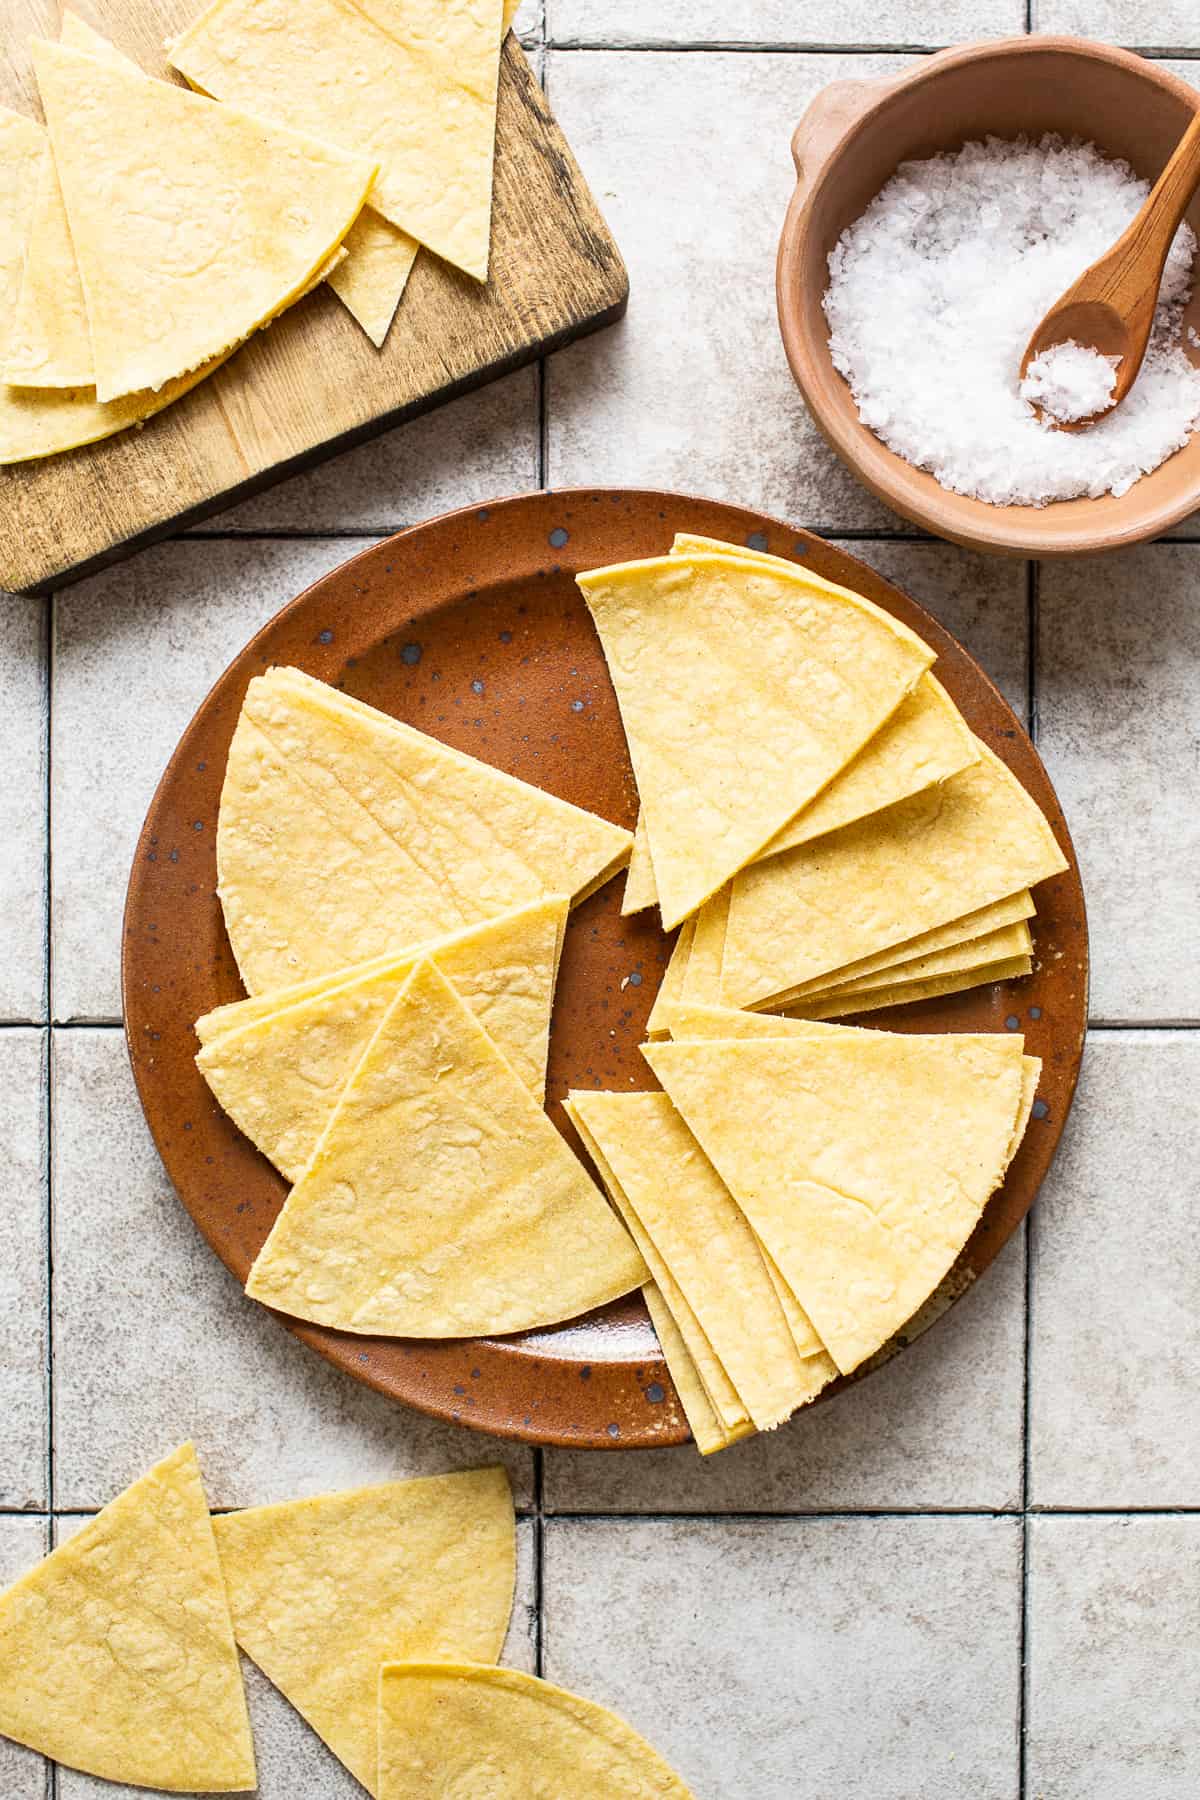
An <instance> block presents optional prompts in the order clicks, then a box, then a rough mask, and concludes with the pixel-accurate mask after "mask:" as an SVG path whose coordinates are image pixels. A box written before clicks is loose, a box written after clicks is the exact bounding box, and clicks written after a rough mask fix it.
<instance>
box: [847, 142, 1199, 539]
mask: <svg viewBox="0 0 1200 1800" xmlns="http://www.w3.org/2000/svg"><path fill="white" fill-rule="evenodd" d="M1148 192H1149V186H1148V184H1147V183H1146V182H1144V181H1141V180H1139V179H1138V177H1137V176H1136V175H1135V174H1134V173H1133V171H1132V169H1131V168H1130V167H1129V165H1128V163H1124V162H1116V161H1113V160H1112V159H1110V158H1108V157H1106V156H1103V155H1101V153H1100V151H1099V150H1097V148H1096V146H1095V145H1094V144H1085V143H1081V142H1079V141H1077V140H1072V141H1065V140H1064V139H1062V138H1059V137H1055V136H1049V135H1048V136H1046V137H1043V138H1041V139H1040V140H1031V139H1028V138H1016V139H1011V140H1009V139H1001V138H988V139H987V140H986V141H984V142H978V143H969V144H965V145H964V146H963V148H962V149H961V150H959V151H955V152H952V153H947V154H944V155H940V156H933V157H929V158H928V159H925V160H923V161H919V162H908V163H902V164H901V166H900V168H899V169H898V170H897V172H896V174H895V175H894V176H893V177H892V179H891V180H890V181H889V182H888V183H887V185H886V186H885V187H884V188H883V189H882V191H881V192H880V193H879V194H877V195H876V197H875V199H874V200H872V202H871V204H870V205H869V206H868V207H867V209H866V211H865V212H864V213H863V214H862V216H861V218H859V219H858V220H856V221H855V223H854V224H853V225H851V226H850V227H849V228H848V229H847V230H846V231H845V232H843V233H842V236H841V237H840V238H839V239H838V242H837V243H836V244H835V246H834V248H833V250H832V251H831V253H830V257H829V277H830V279H829V287H828V289H827V291H826V294H825V302H824V304H825V316H826V318H827V320H828V322H829V331H830V337H829V347H830V354H831V355H832V358H833V362H834V365H835V367H836V368H837V369H838V370H840V372H841V373H842V375H844V376H845V378H846V381H847V382H848V383H849V386H850V389H851V391H852V393H853V395H854V398H855V401H856V403H857V405H858V410H859V416H860V417H861V419H862V421H863V423H864V424H865V425H867V426H869V427H870V429H871V430H872V431H874V432H875V433H876V434H877V436H879V437H880V438H882V439H883V441H884V443H885V444H887V445H888V447H889V448H890V449H892V450H894V451H895V452H896V453H897V454H898V455H900V456H903V457H904V458H905V459H906V460H907V461H908V462H911V463H914V464H916V466H917V467H918V468H921V469H927V470H929V471H930V473H931V474H933V475H934V476H935V477H936V478H937V480H938V481H939V482H940V483H941V484H942V486H943V487H946V488H950V489H951V490H952V491H953V492H955V493H959V494H969V495H972V496H974V497H975V498H977V499H980V500H987V501H990V502H991V503H992V504H993V505H996V506H1012V505H1025V506H1045V505H1046V504H1047V503H1048V502H1050V501H1052V500H1071V499H1076V498H1078V497H1079V496H1081V495H1089V496H1092V497H1096V496H1098V495H1100V494H1105V493H1111V494H1124V493H1126V492H1128V490H1129V489H1130V488H1131V487H1132V486H1133V484H1134V482H1135V481H1137V480H1138V478H1139V476H1141V475H1145V474H1148V473H1149V472H1150V470H1151V469H1156V468H1157V467H1158V466H1159V464H1160V463H1162V462H1165V460H1166V459H1167V457H1168V456H1171V455H1172V454H1173V453H1174V452H1175V451H1176V450H1179V449H1181V448H1182V446H1183V445H1184V444H1185V443H1186V442H1187V440H1188V437H1189V436H1190V435H1191V432H1192V431H1193V430H1194V429H1195V427H1196V425H1197V423H1200V369H1196V368H1194V367H1193V366H1192V364H1191V362H1190V361H1189V360H1188V358H1187V356H1186V355H1185V354H1184V351H1183V349H1182V346H1181V338H1182V335H1183V312H1184V308H1185V307H1186V305H1187V303H1188V301H1189V299H1190V298H1191V271H1192V262H1193V259H1194V257H1195V254H1196V239H1195V236H1194V234H1193V232H1192V231H1191V230H1190V228H1189V227H1188V226H1186V225H1183V226H1181V227H1180V229H1179V232H1178V234H1177V236H1176V238H1175V242H1174V244H1173V245H1172V246H1171V251H1170V254H1169V256H1168V258H1167V265H1166V269H1165V271H1164V274H1163V281H1162V287H1161V289H1160V292H1159V302H1158V310H1157V312H1156V314H1155V319H1154V327H1153V330H1152V332H1151V337H1150V346H1149V349H1148V350H1147V352H1146V358H1145V361H1144V362H1143V364H1142V367H1141V371H1140V372H1139V375H1138V378H1137V380H1136V381H1135V382H1134V384H1133V387H1132V388H1131V390H1130V392H1129V394H1128V395H1127V396H1126V398H1125V399H1124V400H1123V401H1122V403H1121V405H1120V406H1119V407H1117V408H1116V410H1115V411H1114V412H1113V413H1112V414H1111V416H1110V417H1108V418H1106V419H1102V420H1100V421H1099V422H1098V423H1097V424H1095V425H1092V426H1089V427H1088V428H1087V429H1086V430H1083V431H1078V432H1067V431H1059V430H1057V429H1056V428H1055V426H1054V424H1053V423H1052V421H1051V420H1050V419H1049V417H1045V418H1039V417H1038V415H1037V413H1036V412H1035V411H1034V407H1033V406H1032V405H1031V404H1030V401H1029V399H1027V398H1023V397H1022V393H1021V385H1020V373H1019V371H1020V362H1021V357H1022V355H1023V353H1024V350H1025V346H1026V344H1027V343H1028V342H1029V338H1030V336H1031V334H1032V332H1033V329H1034V327H1035V326H1036V325H1037V323H1038V321H1039V320H1040V319H1041V318H1042V317H1043V316H1044V315H1045V313H1046V312H1048V311H1049V309H1050V307H1051V306H1052V305H1053V304H1054V302H1055V301H1056V300H1057V299H1058V298H1059V296H1060V295H1061V294H1062V293H1064V292H1065V290H1066V289H1067V288H1068V287H1069V286H1070V285H1071V283H1072V282H1073V281H1074V280H1075V279H1076V278H1077V277H1078V276H1079V275H1081V274H1082V273H1083V271H1084V269H1086V268H1087V267H1088V265H1089V264H1090V263H1093V262H1095V260H1096V258H1097V257H1098V256H1100V255H1102V254H1103V252H1104V251H1105V250H1107V249H1109V248H1111V246H1112V245H1113V243H1115V241H1116V239H1117V238H1118V237H1119V236H1120V235H1121V233H1122V232H1123V231H1124V229H1125V227H1126V226H1127V225H1128V224H1129V222H1130V220H1131V219H1132V218H1133V217H1134V215H1135V213H1136V212H1137V210H1138V208H1139V207H1140V206H1141V204H1142V202H1143V201H1144V200H1145V198H1146V195H1147V194H1148ZM1188 336H1189V342H1194V338H1193V334H1192V333H1191V331H1190V330H1189V334H1188ZM1088 360H1089V362H1090V363H1092V364H1094V363H1095V362H1097V361H1102V362H1105V363H1106V364H1109V369H1110V374H1109V377H1108V379H1109V380H1111V379H1112V376H1111V363H1110V362H1109V359H1107V358H1097V357H1096V356H1095V353H1094V352H1090V353H1089V354H1088ZM1095 378H1096V371H1095V369H1094V367H1093V368H1092V369H1091V370H1090V371H1089V372H1088V373H1087V374H1085V373H1083V372H1082V371H1081V370H1080V368H1079V367H1078V365H1076V366H1075V367H1074V368H1073V369H1072V368H1071V367H1069V366H1068V367H1066V368H1065V369H1064V367H1063V364H1062V358H1061V356H1059V357H1058V358H1056V359H1055V364H1054V365H1052V367H1051V369H1050V380H1051V382H1057V383H1058V384H1059V386H1058V388H1057V389H1055V390H1054V394H1055V396H1056V397H1057V398H1058V399H1059V400H1060V401H1061V403H1062V404H1063V405H1064V406H1066V407H1068V408H1069V407H1070V406H1071V405H1073V404H1081V403H1082V401H1083V400H1084V399H1086V398H1089V397H1090V396H1091V395H1092V394H1093V393H1094V392H1095V391H1096V389H1095V387H1094V386H1092V385H1089V384H1090V383H1092V382H1094V381H1095ZM1107 392H1111V386H1110V387H1109V388H1108V390H1107ZM1095 410H1096V409H1095V407H1094V406H1090V405H1089V406H1087V407H1085V410H1084V411H1082V412H1079V413H1075V414H1073V415H1071V414H1069V413H1068V414H1066V415H1059V416H1064V417H1075V418H1083V417H1087V416H1089V413H1090V412H1092V411H1095Z"/></svg>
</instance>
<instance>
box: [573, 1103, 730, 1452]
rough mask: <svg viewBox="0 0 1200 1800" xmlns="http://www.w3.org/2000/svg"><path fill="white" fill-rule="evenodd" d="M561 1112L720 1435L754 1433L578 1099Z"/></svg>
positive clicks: (700, 1326)
mask: <svg viewBox="0 0 1200 1800" xmlns="http://www.w3.org/2000/svg"><path fill="white" fill-rule="evenodd" d="M563 1109H564V1111H565V1112H566V1115H567V1117H568V1118H569V1119H570V1121H571V1123H572V1125H574V1127H575V1129H576V1131H577V1132H578V1133H579V1137H580V1141H581V1142H582V1144H583V1147H584V1149H585V1150H586V1151H587V1153H588V1155H589V1156H590V1157H591V1159H592V1162H593V1163H594V1164H595V1167H596V1171H597V1173H598V1174H599V1176H600V1179H601V1181H602V1182H603V1183H604V1187H605V1190H606V1192H607V1194H608V1196H609V1198H610V1200H611V1201H612V1203H613V1205H614V1206H615V1207H616V1209H617V1211H618V1213H619V1214H620V1215H621V1217H622V1219H623V1220H624V1221H625V1226H626V1229H627V1230H628V1232H629V1235H630V1237H631V1238H632V1239H633V1241H634V1243H635V1244H636V1245H637V1247H638V1250H639V1251H640V1253H641V1256H642V1258H643V1260H644V1262H645V1264H646V1267H647V1269H648V1270H649V1271H650V1273H651V1275H652V1276H653V1277H654V1281H653V1286H654V1287H656V1288H657V1290H658V1294H659V1298H660V1299H661V1300H662V1301H663V1303H664V1305H665V1306H666V1307H667V1308H668V1309H669V1311H670V1313H671V1316H672V1317H673V1318H674V1320H675V1323H676V1325H677V1327H678V1329H679V1334H680V1336H681V1337H682V1339H683V1342H684V1344H685V1346H686V1348H687V1353H688V1356H689V1357H690V1359H691V1361H692V1364H693V1366H694V1368H695V1370H696V1376H697V1379H698V1380H699V1382H700V1385H701V1386H702V1387H703V1389H704V1392H705V1393H706V1395H707V1396H708V1400H709V1404H710V1405H711V1407H712V1409H713V1411H714V1413H715V1414H716V1416H717V1418H718V1420H719V1421H720V1424H721V1429H722V1431H726V1432H729V1433H732V1434H734V1435H740V1434H742V1433H743V1432H748V1431H753V1429H754V1424H753V1421H752V1419H751V1418H750V1414H749V1412H748V1411H747V1409H746V1406H745V1404H744V1402H743V1401H742V1399H741V1398H740V1396H739V1394H738V1392H737V1390H736V1388H735V1387H734V1385H733V1383H732V1381H731V1380H730V1379H729V1375H728V1373H727V1371H726V1369H725V1367H724V1364H723V1363H722V1362H721V1359H720V1357H719V1356H718V1355H717V1353H716V1351H715V1350H714V1349H713V1347H712V1345H711V1344H710V1342H709V1340H708V1335H707V1333H706V1332H705V1330H704V1327H703V1325H701V1323H700V1321H699V1319H698V1318H697V1317H696V1315H695V1313H694V1312H693V1310H692V1308H691V1306H690V1305H689V1304H688V1301H687V1298H686V1296H685V1295H684V1293H683V1290H682V1289H681V1288H680V1286H679V1283H678V1282H677V1281H676V1279H675V1277H674V1275H672V1273H671V1271H670V1269H669V1268H668V1267H667V1264H666V1262H665V1261H664V1259H663V1257H662V1256H661V1255H660V1254H659V1251H658V1248H657V1246H656V1244H655V1243H654V1240H653V1238H651V1236H650V1234H649V1232H647V1230H646V1229H645V1227H644V1226H643V1224H642V1222H641V1220H640V1219H639V1218H638V1216H637V1213H636V1212H635V1211H634V1209H633V1207H632V1206H631V1205H630V1203H629V1198H628V1196H627V1194H626V1193H625V1190H624V1188H623V1187H622V1186H621V1183H620V1182H619V1181H618V1180H617V1177H616V1175H615V1174H614V1172H613V1170H612V1168H611V1167H610V1166H609V1163H608V1161H607V1159H606V1157H605V1154H604V1151H603V1150H602V1149H601V1147H600V1145H599V1144H598V1143H597V1142H596V1140H595V1138H594V1137H593V1136H592V1134H591V1131H590V1130H589V1128H588V1125H587V1122H586V1121H585V1120H584V1119H583V1118H582V1117H581V1115H580V1114H579V1112H578V1111H577V1110H576V1108H575V1104H574V1099H573V1098H572V1097H571V1096H568V1097H567V1099H566V1100H564V1101H563Z"/></svg>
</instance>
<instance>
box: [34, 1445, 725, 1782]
mask: <svg viewBox="0 0 1200 1800" xmlns="http://www.w3.org/2000/svg"><path fill="white" fill-rule="evenodd" d="M68 1529H69V1528H68V1527H67V1526H66V1525H65V1523H64V1522H61V1521H60V1524H59V1535H60V1542H59V1543H58V1546H57V1548H56V1549H54V1550H53V1551H52V1552H51V1553H50V1555H49V1556H47V1557H45V1558H44V1559H43V1560H42V1561H41V1562H40V1563H39V1564H37V1566H36V1567H35V1568H33V1569H31V1570H30V1571H29V1572H28V1574H26V1575H24V1576H22V1577H21V1579H20V1580H18V1581H17V1582H15V1583H14V1585H13V1586H12V1587H10V1588H9V1589H8V1590H7V1592H5V1593H3V1594H0V1733H3V1734H4V1735H5V1736H6V1737H10V1738H13V1739H15V1740H16V1741H17V1742H18V1743H21V1744H25V1745H27V1746H28V1747H29V1748H30V1749H33V1750H36V1751H39V1752H40V1753H41V1754H42V1755H44V1756H48V1757H51V1758H53V1760H54V1761H55V1762H57V1763H59V1764H64V1765H66V1766H67V1767H68V1768H72V1769H79V1770H82V1771H84V1772H85V1773H86V1774H89V1775H97V1776H101V1777H102V1778H104V1779H105V1780H107V1781H112V1782H123V1783H127V1784H130V1785H134V1786H138V1787H153V1788H162V1789H166V1790H168V1791H170V1792H172V1793H241V1792H245V1791H248V1790H249V1789H252V1788H254V1787H255V1786H256V1783H257V1776H256V1770H255V1757H254V1742H253V1738H252V1735H251V1728H250V1717H249V1713H248V1711H247V1706H246V1695H245V1691H244V1688H243V1685H242V1672H241V1669H240V1667H239V1663H238V1655H237V1646H240V1647H241V1649H242V1650H244V1651H245V1653H246V1655H247V1656H249V1657H250V1658H251V1659H252V1661H253V1662H255V1663H256V1664H257V1665H258V1667H259V1668H260V1669H261V1670H262V1672H263V1674H264V1675H265V1676H266V1677H267V1678H268V1679H269V1680H270V1681H271V1682H272V1683H273V1684H274V1685H275V1687H277V1688H278V1689H279V1691H280V1692H281V1693H282V1694H283V1695H284V1696H285V1697H286V1698H287V1699H288V1700H289V1701H290V1703H291V1704H292V1706H294V1707H295V1709H296V1710H297V1712H299V1714H300V1715H301V1717H302V1718H304V1719H305V1720H306V1721H307V1722H308V1724H309V1725H310V1726H311V1727H312V1729H313V1730H314V1731H315V1732H316V1733H317V1734H318V1736H319V1737H320V1738H321V1739H322V1740H323V1741H324V1742H325V1743H326V1744H327V1745H328V1747H329V1749H330V1750H331V1751H332V1752H333V1754H334V1755H335V1756H336V1757H338V1758H339V1760H340V1761H341V1762H342V1763H343V1764H344V1765H345V1767H346V1768H347V1769H348V1770H349V1771H350V1773H351V1774H352V1775H353V1776H355V1777H356V1779H357V1780H358V1781H360V1782H361V1783H362V1785H363V1787H364V1788H365V1789H366V1790H367V1792H368V1793H369V1794H372V1795H374V1796H376V1800H438V1796H441V1795H444V1794H446V1793H447V1792H448V1791H449V1785H448V1784H450V1785H453V1787H454V1791H455V1792H456V1793H459V1792H461V1793H463V1794H464V1795H465V1794H467V1793H472V1794H475V1793H479V1794H482V1793H483V1792H484V1791H485V1789H486V1792H487V1793H488V1794H489V1795H494V1796H495V1800H526V1796H527V1795H528V1794H529V1793H530V1792H532V1787H533V1772H534V1771H535V1770H536V1771H537V1773H538V1776H539V1778H540V1779H541V1780H543V1781H544V1780H549V1781H550V1783H551V1784H552V1785H553V1791H554V1792H556V1793H561V1794H564V1795H565V1794H572V1795H575V1796H578V1797H579V1800H609V1797H610V1796H611V1795H613V1794H615V1793H617V1792H620V1793H628V1794H633V1793H639V1794H643V1793H644V1794H649V1793H651V1792H653V1793H654V1794H655V1795H661V1796H662V1800H689V1795H688V1791H687V1789H686V1788H685V1787H684V1785H683V1783H682V1782H681V1781H680V1780H679V1778H678V1777H677V1776H675V1775H674V1774H673V1773H672V1771H671V1770H670V1769H668V1768H667V1765H666V1764H665V1763H664V1762H663V1761H662V1760H661V1758H660V1757H658V1756H657V1754H656V1753H655V1752H654V1751H653V1750H652V1749H651V1747H650V1746H649V1744H647V1743H646V1742H645V1740H644V1739H643V1738H641V1737H639V1736H638V1734H637V1733H636V1732H635V1731H633V1730H632V1729H631V1728H630V1727H629V1726H628V1725H626V1724H625V1722H624V1721H623V1720H622V1719H619V1718H617V1717H616V1716H615V1715H614V1714H613V1713H610V1712H607V1711H606V1710H605V1709H604V1708H603V1707H599V1706H596V1705H595V1704H594V1703H592V1702H590V1701H587V1700H582V1699H580V1698H579V1697H578V1696H576V1695H573V1694H567V1693H564V1691H563V1690H562V1689H561V1688H556V1687H552V1686H551V1685H550V1684H549V1683H547V1682H542V1681H538V1680H537V1679H535V1678H534V1677H532V1676H529V1675H524V1674H522V1673H520V1672H519V1671H517V1670H514V1669H500V1668H497V1667H496V1666H495V1664H496V1659H497V1658H498V1657H499V1656H500V1654H501V1651H502V1649H503V1647H504V1640H505V1633H506V1631H507V1628H508V1622H509V1615H510V1613H511V1611H512V1603H513V1589H514V1584H515V1579H516V1526H515V1520H514V1516H513V1503H512V1494H511V1491H510V1489H509V1484H508V1477H507V1475H506V1474H505V1471H504V1470H503V1469H501V1468H486V1469H474V1470H470V1471H467V1472H466V1473H462V1474H452V1475H435V1476H428V1477H425V1478H423V1479H418V1480H415V1481H389V1482H383V1483H381V1484H379V1485H378V1486H374V1487H364V1488H356V1489H351V1490H350V1491H348V1492H344V1493H336V1494H323V1495H320V1496H317V1497H315V1498H312V1499H302V1500H287V1501H283V1502H281V1503H278V1504H276V1505H270V1506H257V1507H251V1508H248V1509H247V1510H245V1511H242V1512H234V1513H226V1514H224V1515H223V1516H220V1517H217V1518H213V1517H211V1515H210V1513H209V1509H208V1502H207V1499H206V1497H205V1493H204V1486H203V1482H202V1479H201V1475H200V1468H199V1464H198V1462H197V1459H196V1453H195V1450H194V1448H193V1446H192V1445H191V1444H190V1443H189V1444H183V1445H181V1447H180V1448H179V1449H178V1450H176V1451H174V1452H173V1453H172V1454H171V1455H170V1456H167V1457H165V1458H164V1459H163V1460H162V1462H160V1463H158V1464H157V1465H156V1466H155V1467H154V1468H153V1469H151V1470H150V1471H149V1473H148V1474H146V1475H143V1476H142V1477H141V1479H140V1480H138V1481H135V1482H134V1484H133V1485H132V1487H129V1488H127V1489H126V1490H125V1492H124V1493H123V1494H120V1495H118V1496H117V1498H116V1499H115V1500H113V1501H110V1503H109V1504H108V1505H107V1506H106V1507H105V1508H104V1510H103V1511H102V1512H100V1513H98V1514H97V1515H96V1517H95V1518H93V1519H91V1520H89V1521H88V1522H87V1523H85V1524H84V1525H83V1526H82V1528H81V1529H79V1530H78V1531H76V1532H74V1534H73V1535H69V1536H67V1535H65V1533H66V1532H67V1531H68ZM497 1759H498V1760H499V1763H500V1765H501V1767H502V1768H503V1770H504V1773H505V1776H506V1777H507V1781H506V1784H505V1785H497V1778H496V1762H497ZM489 1771H490V1775H489ZM460 1782H462V1783H465V1785H462V1786H460V1785H459V1783H460ZM543 1791H550V1789H549V1788H546V1789H544V1790H543Z"/></svg>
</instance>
